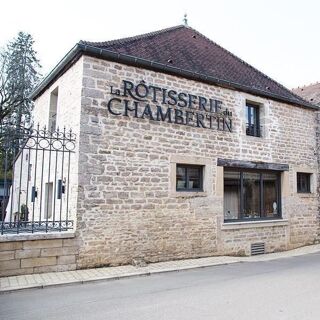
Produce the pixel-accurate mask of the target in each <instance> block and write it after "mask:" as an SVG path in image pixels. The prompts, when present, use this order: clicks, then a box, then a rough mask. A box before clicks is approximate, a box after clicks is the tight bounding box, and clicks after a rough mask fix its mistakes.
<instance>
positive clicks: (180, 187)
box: [176, 164, 203, 191]
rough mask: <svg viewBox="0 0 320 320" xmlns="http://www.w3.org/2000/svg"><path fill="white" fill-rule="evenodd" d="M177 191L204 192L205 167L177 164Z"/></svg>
mask: <svg viewBox="0 0 320 320" xmlns="http://www.w3.org/2000/svg"><path fill="white" fill-rule="evenodd" d="M176 190H177V191H203V166H196V165H185V164H177V175H176Z"/></svg>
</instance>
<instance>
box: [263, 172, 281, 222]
mask: <svg viewBox="0 0 320 320" xmlns="http://www.w3.org/2000/svg"><path fill="white" fill-rule="evenodd" d="M262 176H263V209H264V216H265V217H275V216H278V212H279V207H278V206H279V204H278V197H277V184H278V177H277V175H276V174H275V173H264V174H263V175H262Z"/></svg>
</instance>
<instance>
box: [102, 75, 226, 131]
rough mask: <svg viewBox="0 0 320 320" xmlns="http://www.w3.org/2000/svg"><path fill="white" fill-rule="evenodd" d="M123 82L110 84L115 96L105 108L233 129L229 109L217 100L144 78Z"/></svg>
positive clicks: (135, 114) (195, 125) (121, 112)
mask: <svg viewBox="0 0 320 320" xmlns="http://www.w3.org/2000/svg"><path fill="white" fill-rule="evenodd" d="M122 83H123V86H122V87H121V89H115V88H114V87H113V86H110V94H111V95H112V96H114V97H112V98H111V99H110V100H109V101H108V102H107V108H108V111H109V113H111V114H112V115H115V116H126V117H129V116H133V117H135V118H142V119H150V120H153V121H165V122H169V123H176V124H182V125H187V126H192V127H199V128H206V129H217V130H223V131H229V132H231V131H232V112H230V111H229V110H228V108H224V107H223V103H222V101H220V100H217V99H213V98H206V97H203V96H200V95H194V94H190V93H186V92H178V91H176V90H168V89H165V88H161V87H158V86H155V85H147V84H146V83H145V82H144V81H143V80H142V81H141V82H140V83H138V84H134V83H133V82H131V81H128V80H123V81H122Z"/></svg>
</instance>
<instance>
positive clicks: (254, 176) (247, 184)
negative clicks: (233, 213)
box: [243, 172, 261, 218]
mask: <svg viewBox="0 0 320 320" xmlns="http://www.w3.org/2000/svg"><path fill="white" fill-rule="evenodd" d="M243 195H244V201H243V217H244V218H260V216H261V215H260V174H259V173H252V172H244V173H243Z"/></svg>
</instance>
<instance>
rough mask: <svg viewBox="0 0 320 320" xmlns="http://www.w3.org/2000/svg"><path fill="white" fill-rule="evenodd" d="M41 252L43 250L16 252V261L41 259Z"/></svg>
mask: <svg viewBox="0 0 320 320" xmlns="http://www.w3.org/2000/svg"><path fill="white" fill-rule="evenodd" d="M40 250H41V249H26V250H16V251H15V258H16V259H25V258H37V257H40Z"/></svg>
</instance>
